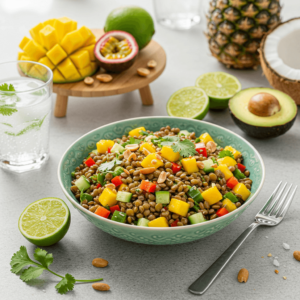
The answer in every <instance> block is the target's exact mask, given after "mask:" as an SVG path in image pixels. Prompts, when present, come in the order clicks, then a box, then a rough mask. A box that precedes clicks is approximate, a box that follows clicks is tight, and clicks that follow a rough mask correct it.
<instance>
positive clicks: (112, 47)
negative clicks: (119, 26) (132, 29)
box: [94, 30, 139, 73]
mask: <svg viewBox="0 0 300 300" xmlns="http://www.w3.org/2000/svg"><path fill="white" fill-rule="evenodd" d="M138 51H139V47H138V45H137V43H136V41H135V39H134V37H133V36H132V35H131V34H130V33H128V32H125V31H121V30H115V31H109V32H107V33H105V34H104V35H103V36H102V37H101V38H100V39H99V40H98V42H97V43H96V45H95V49H94V54H95V57H96V59H97V61H98V64H99V65H100V67H102V68H103V69H105V70H106V71H108V72H113V73H120V72H122V71H124V70H127V69H128V68H130V67H131V66H132V65H133V63H134V61H135V59H136V57H137V55H138Z"/></svg>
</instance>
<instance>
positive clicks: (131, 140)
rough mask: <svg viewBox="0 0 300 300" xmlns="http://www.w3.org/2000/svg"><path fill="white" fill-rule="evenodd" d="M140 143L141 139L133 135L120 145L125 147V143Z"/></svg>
mask: <svg viewBox="0 0 300 300" xmlns="http://www.w3.org/2000/svg"><path fill="white" fill-rule="evenodd" d="M140 143H141V140H138V139H135V138H133V137H130V138H129V141H127V142H125V143H123V144H122V145H121V146H122V147H125V146H126V145H131V144H138V145H139V144H140Z"/></svg>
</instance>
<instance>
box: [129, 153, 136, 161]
mask: <svg viewBox="0 0 300 300" xmlns="http://www.w3.org/2000/svg"><path fill="white" fill-rule="evenodd" d="M132 160H136V154H135V153H131V154H130V155H129V157H128V161H132Z"/></svg>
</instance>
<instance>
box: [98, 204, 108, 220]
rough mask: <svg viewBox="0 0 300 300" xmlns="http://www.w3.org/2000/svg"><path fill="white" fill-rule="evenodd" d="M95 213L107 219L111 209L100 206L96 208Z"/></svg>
mask: <svg viewBox="0 0 300 300" xmlns="http://www.w3.org/2000/svg"><path fill="white" fill-rule="evenodd" d="M95 214H96V215H98V216H100V217H103V218H106V219H107V218H108V216H109V215H110V211H109V210H108V209H106V208H104V207H103V206H99V207H98V208H97V209H96V211H95Z"/></svg>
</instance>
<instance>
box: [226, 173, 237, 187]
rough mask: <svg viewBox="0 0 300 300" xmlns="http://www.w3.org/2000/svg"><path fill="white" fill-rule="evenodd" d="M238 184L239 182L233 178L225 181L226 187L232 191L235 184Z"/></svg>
mask: <svg viewBox="0 0 300 300" xmlns="http://www.w3.org/2000/svg"><path fill="white" fill-rule="evenodd" d="M238 183H239V181H238V180H237V179H236V178H235V177H234V176H233V177H231V178H229V179H228V180H227V183H226V185H227V186H228V187H229V188H230V189H233V188H234V187H235V186H236V185H237V184H238Z"/></svg>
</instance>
